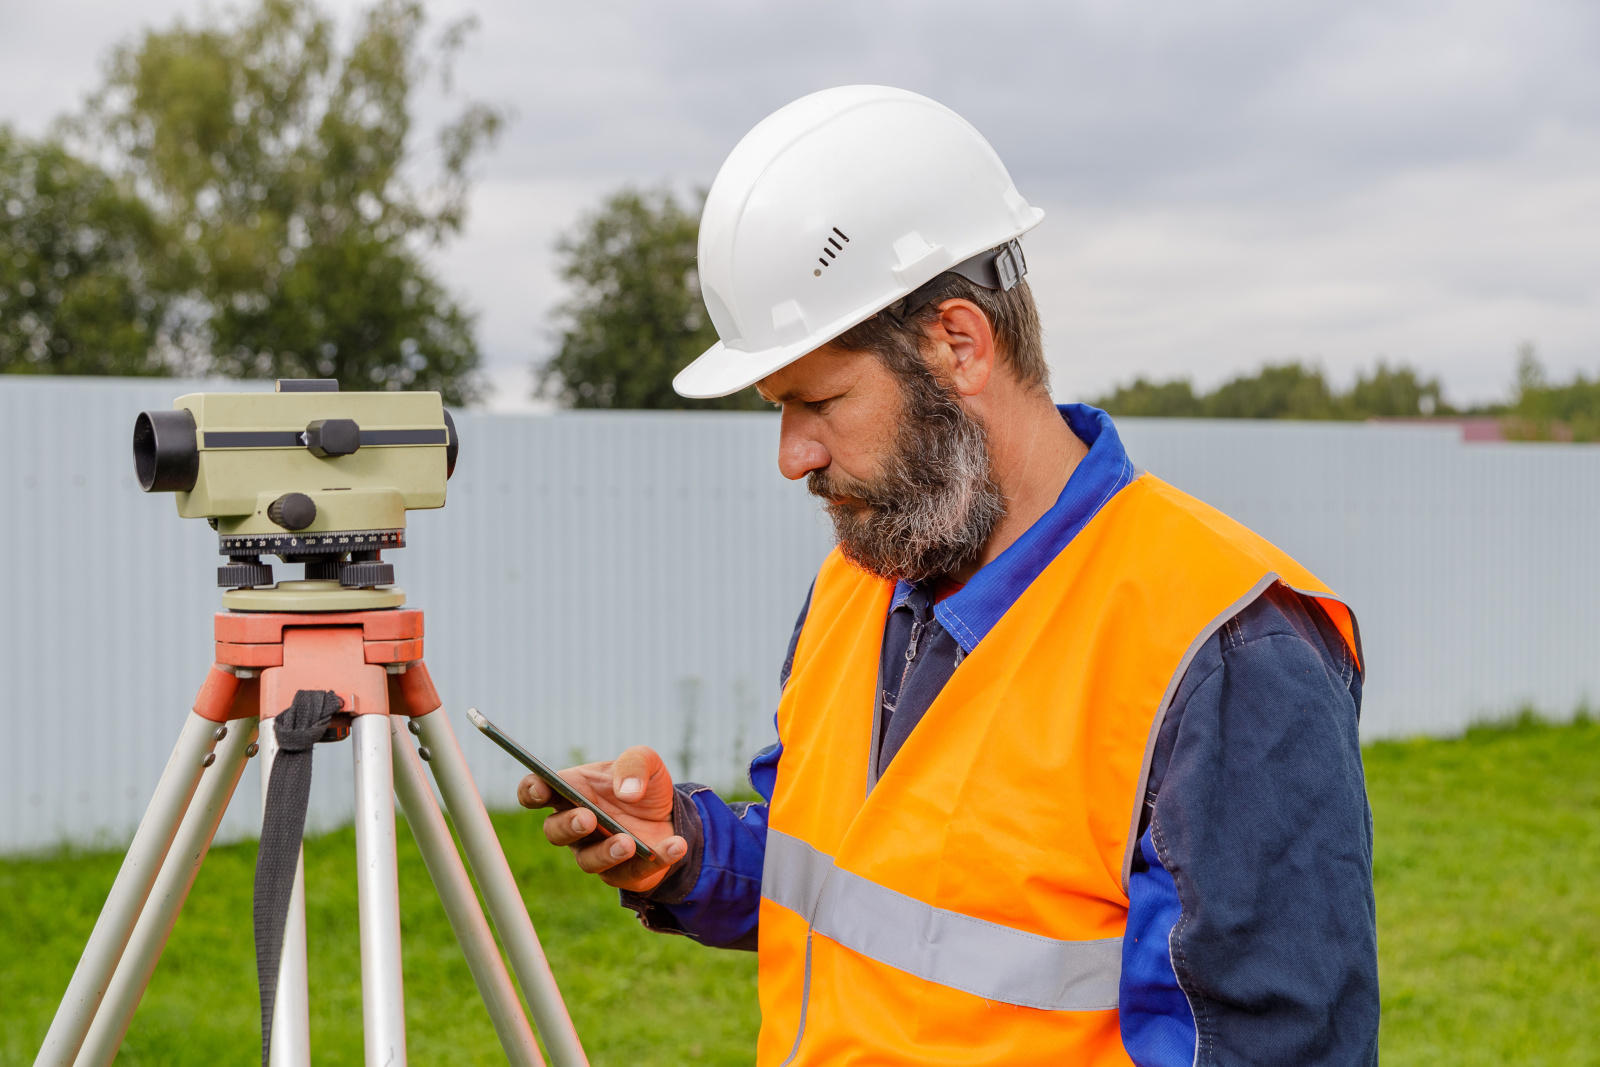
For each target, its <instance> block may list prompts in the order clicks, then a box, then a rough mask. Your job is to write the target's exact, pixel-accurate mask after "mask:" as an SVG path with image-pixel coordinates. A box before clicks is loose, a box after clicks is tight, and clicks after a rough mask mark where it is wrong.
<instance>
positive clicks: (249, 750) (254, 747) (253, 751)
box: [244, 741, 261, 759]
mask: <svg viewBox="0 0 1600 1067" xmlns="http://www.w3.org/2000/svg"><path fill="white" fill-rule="evenodd" d="M260 751H261V746H260V745H258V744H256V743H255V742H254V741H252V742H250V747H249V748H247V749H245V750H244V758H245V759H249V758H250V757H251V756H254V755H255V754H256V753H257V752H260Z"/></svg>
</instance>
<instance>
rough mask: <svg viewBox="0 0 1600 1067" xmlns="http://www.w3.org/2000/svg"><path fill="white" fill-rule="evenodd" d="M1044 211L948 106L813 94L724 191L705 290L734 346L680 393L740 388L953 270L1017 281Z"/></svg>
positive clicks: (730, 168) (765, 126) (743, 148)
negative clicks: (1022, 241) (1024, 241)
mask: <svg viewBox="0 0 1600 1067" xmlns="http://www.w3.org/2000/svg"><path fill="white" fill-rule="evenodd" d="M1042 218H1044V212H1043V211H1041V210H1039V209H1038V208H1035V207H1029V206H1028V202H1027V201H1026V200H1024V199H1023V198H1022V196H1021V195H1020V194H1019V193H1018V192H1017V189H1016V186H1014V185H1013V184H1012V183H1011V176H1010V175H1009V174H1007V173H1006V168H1005V164H1003V163H1001V162H1000V157H999V156H997V155H996V154H995V151H994V149H993V148H990V147H989V142H988V141H985V140H984V139H983V135H982V134H980V133H978V131H977V130H975V129H973V128H972V126H971V125H970V124H969V123H968V122H967V121H966V120H965V119H963V118H962V117H961V116H960V115H957V114H956V113H955V112H954V111H951V110H950V109H949V108H947V107H945V106H944V105H943V104H939V103H935V102H934V101H932V100H929V99H928V98H927V97H925V96H918V95H917V94H916V93H910V92H906V91H905V90H904V89H890V88H887V87H885V86H881V85H847V86H843V87H841V88H838V89H827V90H824V91H823V92H820V93H812V94H811V95H810V96H805V97H801V98H800V99H799V100H796V101H795V102H794V103H792V104H790V105H788V106H787V107H785V108H782V109H780V110H778V111H775V112H773V113H772V114H771V115H769V116H767V117H766V118H765V119H763V120H762V121H761V123H760V124H758V125H757V126H756V128H755V129H753V130H751V131H750V132H749V133H747V134H745V136H744V140H742V141H740V142H739V143H738V145H736V146H735V147H734V150H733V152H732V153H731V154H730V155H729V156H728V159H727V161H726V162H725V163H723V164H722V170H720V171H719V172H718V173H717V180H716V181H715V182H713V183H712V185H711V192H710V193H709V194H708V195H707V197H706V207H705V212H704V213H703V214H702V215H701V217H700V262H699V271H700V291H701V293H702V295H703V296H704V297H705V302H706V310H707V311H708V312H710V314H711V321H712V324H713V325H715V326H716V328H717V336H718V337H720V338H721V340H720V341H719V342H718V343H717V344H715V345H713V346H711V348H710V350H709V351H707V352H706V353H705V354H704V355H702V356H701V357H700V358H699V359H697V360H695V361H694V362H693V363H691V364H689V366H687V367H685V368H684V369H683V370H682V371H681V372H680V373H679V374H678V376H677V377H676V378H675V379H673V382H672V387H673V388H674V389H676V390H677V391H678V393H679V394H680V395H682V396H686V397H713V396H726V395H727V394H729V393H732V392H737V391H738V390H740V389H743V388H744V387H745V386H747V385H751V384H753V383H755V382H758V381H760V380H761V379H762V378H765V377H766V376H767V375H769V374H771V373H772V372H773V371H775V370H777V369H778V368H780V367H783V366H786V365H787V364H789V363H792V362H794V361H795V360H797V359H799V358H800V357H801V356H803V355H805V354H806V353H807V352H810V351H811V350H812V349H814V348H818V347H820V346H821V345H824V344H827V343H828V342H829V341H831V340H833V339H834V338H836V337H838V336H839V335H840V334H842V333H844V332H845V331H846V330H848V329H850V328H851V327H852V326H855V325H856V324H858V323H860V322H863V321H865V320H866V319H868V318H871V317H872V316H873V315H875V314H877V313H878V312H880V311H882V310H883V309H884V308H886V307H889V305H891V304H893V303H894V302H895V301H897V300H900V299H901V298H902V297H905V296H907V295H909V294H911V293H913V291H914V290H916V289H918V288H919V287H921V286H922V285H923V284H924V283H926V282H928V281H930V280H931V279H933V278H935V277H937V276H938V275H940V274H942V273H944V272H946V271H958V272H959V273H961V274H963V275H965V276H968V277H970V278H972V280H973V281H975V282H978V283H979V284H983V285H987V286H989V287H990V288H994V289H1000V288H1004V289H1009V288H1011V286H1012V285H1014V284H1015V283H1016V279H1017V278H1019V277H1020V276H1021V274H1022V273H1023V272H1024V271H1025V270H1026V266H1025V265H1024V263H1023V262H1022V250H1021V247H1020V245H1018V244H1017V243H1016V239H1017V238H1018V237H1020V236H1021V235H1022V234H1024V233H1026V232H1027V231H1028V230H1031V229H1033V227H1035V226H1037V225H1038V224H1039V220H1041V219H1042ZM907 310H910V309H907Z"/></svg>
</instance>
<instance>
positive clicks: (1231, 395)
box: [1205, 363, 1339, 419]
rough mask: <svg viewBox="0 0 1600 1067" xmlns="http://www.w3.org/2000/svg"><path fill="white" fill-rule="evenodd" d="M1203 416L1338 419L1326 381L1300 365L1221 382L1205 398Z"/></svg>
mask: <svg viewBox="0 0 1600 1067" xmlns="http://www.w3.org/2000/svg"><path fill="white" fill-rule="evenodd" d="M1205 406H1206V414H1207V415H1210V416H1211V417H1213V418H1218V419H1330V418H1336V417H1338V414H1339V413H1338V409H1337V406H1336V405H1335V403H1334V399H1333V394H1332V392H1331V391H1330V390H1329V389H1328V382H1327V379H1326V378H1324V377H1323V376H1322V372H1321V371H1320V370H1317V369H1316V368H1314V367H1306V366H1304V365H1303V364H1300V363H1280V364H1268V365H1266V366H1264V367H1262V368H1261V370H1260V371H1258V372H1256V373H1255V374H1252V375H1240V376H1239V377H1237V378H1234V379H1233V380H1232V381H1228V382H1224V383H1223V384H1222V385H1220V386H1218V387H1217V390H1216V391H1215V392H1213V393H1212V394H1211V395H1210V396H1208V397H1206V403H1205Z"/></svg>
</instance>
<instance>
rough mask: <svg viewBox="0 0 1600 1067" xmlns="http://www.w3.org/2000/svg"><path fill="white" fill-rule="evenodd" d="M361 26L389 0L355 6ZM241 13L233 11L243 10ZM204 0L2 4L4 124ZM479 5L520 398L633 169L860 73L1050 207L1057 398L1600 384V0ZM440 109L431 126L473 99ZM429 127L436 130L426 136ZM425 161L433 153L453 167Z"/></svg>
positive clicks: (475, 301)
mask: <svg viewBox="0 0 1600 1067" xmlns="http://www.w3.org/2000/svg"><path fill="white" fill-rule="evenodd" d="M329 6H330V9H331V10H333V11H335V12H337V13H339V14H340V15H341V17H342V18H343V19H344V23H345V25H347V26H348V24H349V20H350V16H351V14H352V13H353V12H354V11H356V10H358V8H359V5H358V4H355V3H352V2H350V0H338V2H335V3H331V4H330V5H329ZM214 7H215V5H214ZM202 10H204V8H203V7H202V5H201V4H200V3H198V2H194V0H115V2H112V0H82V2H72V0H65V2H61V3H56V4H39V3H36V2H26V3H24V2H22V0H0V31H3V32H0V70H3V71H5V74H4V76H3V81H0V122H9V123H11V124H12V125H14V126H15V127H17V128H19V129H20V130H22V131H24V132H29V133H39V132H42V131H43V130H45V129H46V128H47V127H48V125H49V123H50V121H51V120H52V119H53V118H54V117H56V116H58V115H60V114H63V113H66V112H69V111H72V110H74V109H76V108H77V107H79V106H80V103H81V101H82V99H83V97H84V96H85V95H86V94H87V93H88V92H89V91H90V90H91V89H92V88H93V87H94V86H95V85H96V84H97V82H98V80H99V77H100V71H101V68H102V64H103V62H104V60H105V57H106V55H107V53H108V52H109V51H110V49H111V48H112V47H114V46H115V45H116V44H117V43H118V42H120V41H124V40H127V39H128V38H129V37H130V36H131V35H134V34H137V33H138V32H139V31H140V29H141V28H142V27H149V26H155V27H159V26H164V25H167V24H168V23H170V22H171V20H173V19H174V18H176V17H179V16H183V17H187V18H189V19H191V20H192V19H193V18H195V17H196V16H197V15H198V14H199V13H200V12H201V11H202ZM428 11H429V13H430V16H431V17H432V19H433V25H434V26H435V27H437V28H442V27H443V26H444V25H445V24H447V23H448V22H450V21H451V20H453V19H456V18H459V17H461V16H462V15H465V14H473V15H475V16H476V17H477V19H478V23H479V29H478V31H477V33H476V34H475V35H474V36H473V37H472V38H470V41H469V44H468V45H467V47H466V49H465V51H464V53H463V55H462V59H461V63H460V66H459V68H458V73H457V78H456V92H457V94H458V97H459V96H462V95H464V96H467V97H472V98H477V99H482V100H486V101H488V102H491V103H494V104H499V105H503V106H506V107H508V108H510V109H511V110H512V111H513V112H514V113H515V119H514V121H513V122H512V123H511V125H510V126H509V128H508V129H507V131H506V133H505V135H504V136H503V137H502V139H501V141H500V143H499V144H498V145H497V146H496V147H495V149H494V150H493V151H492V152H491V153H490V154H488V155H487V156H485V157H484V158H483V159H482V160H481V161H480V163H479V165H478V167H477V171H476V175H477V182H476V185H475V187H474V192H473V195H472V208H471V215H470V217H469V220H468V224H467V228H466V231H465V233H464V234H463V235H462V236H461V237H460V238H459V239H458V240H457V241H456V242H455V243H454V244H452V245H451V246H449V247H448V248H446V249H445V250H443V251H442V252H441V253H439V254H438V255H437V257H436V262H437V268H438V271H439V274H440V276H441V277H442V278H443V280H444V281H445V283H446V284H447V285H448V286H449V287H450V288H451V290H452V291H453V292H454V293H455V294H456V295H457V296H458V297H459V298H460V299H461V300H462V301H463V302H464V303H465V304H466V305H467V306H469V307H471V308H473V309H474V310H476V311H477V313H478V315H479V320H478V321H479V338H480V341H481V344H482V347H483V351H484V354H485V360H486V363H487V366H488V370H489V372H490V377H491V379H492V381H493V383H494V385H495V389H496V393H495V397H494V399H493V400H492V401H491V405H492V406H494V407H496V408H502V409H518V408H523V407H527V406H528V404H529V401H528V394H529V392H530V390H531V377H530V374H529V367H530V365H532V364H534V363H536V362H538V361H539V360H542V359H544V358H546V357H548V356H549V355H550V354H551V353H552V352H553V351H554V348H555V345H556V343H557V341H556V335H555V332H554V331H555V328H554V326H553V323H552V319H551V311H552V309H553V307H554V305H556V304H557V303H559V302H560V300H561V299H562V297H563V296H564V291H563V288H562V284H561V281H560V279H559V276H558V274H557V270H556V268H557V261H556V256H555V252H554V249H553V244H554V242H555V240H556V239H557V237H558V236H559V235H560V234H562V233H563V232H568V231H570V230H571V229H572V228H573V227H574V226H575V225H577V224H578V223H579V221H580V220H581V219H582V217H583V215H584V214H585V212H588V211H591V210H593V209H594V208H595V207H596V206H597V205H598V204H599V203H600V202H601V200H602V199H603V198H604V197H605V195H606V194H607V193H609V192H611V191H613V190H615V189H617V188H618V187H620V186H622V185H625V184H633V185H640V186H655V185H660V184H662V183H667V184H670V185H672V186H673V187H675V188H678V189H680V190H691V189H693V188H695V187H697V186H703V185H707V184H709V183H710V181H711V180H712V178H714V177H715V175H716V172H717V169H718V167H719V166H720V165H721V162H722V160H723V159H724V158H725V157H726V155H727V153H728V152H729V151H730V150H731V149H732V148H733V146H734V145H735V144H736V143H737V142H738V140H739V138H740V137H741V136H743V134H744V133H745V132H746V131H747V130H748V129H749V128H750V127H751V126H753V125H754V124H755V123H757V122H759V121H760V120H761V119H762V118H763V117H765V116H766V115H767V114H769V113H771V112H772V111H774V110H776V109H777V108H779V107H781V106H783V105H784V104H786V103H788V102H789V101H791V100H793V99H795V98H797V97H799V96H802V95H804V94H806V93H809V92H814V91H816V90H818V89H823V88H827V87H830V86H834V85H843V84H851V83H862V82H871V83H878V84H887V85H896V86H901V87H904V88H907V89H912V90H915V91H917V92H921V93H925V94H927V95H929V96H931V97H933V98H935V99H937V100H939V101H941V102H942V103H944V104H947V105H949V106H950V107H952V108H954V109H955V110H956V111H958V112H960V113H961V114H962V115H964V116H965V117H966V118H967V119H968V120H969V121H971V122H972V123H973V124H974V125H975V126H976V127H977V128H978V129H979V130H980V131H981V132H982V133H983V134H984V135H985V136H986V137H987V138H988V139H989V141H990V143H991V144H993V145H994V147H995V149H996V150H997V151H998V152H999V154H1000V157H1001V158H1002V159H1003V160H1005V161H1006V164H1007V166H1008V168H1009V169H1010V171H1011V175H1012V178H1013V179H1014V180H1015V182H1016V185H1017V188H1018V190H1019V191H1020V192H1021V193H1022V194H1023V195H1024V196H1025V197H1027V198H1028V199H1029V201H1030V202H1032V203H1033V204H1035V205H1037V206H1040V207H1042V208H1044V210H1045V212H1046V217H1045V220H1044V222H1043V223H1042V224H1041V225H1040V226H1039V227H1038V229H1036V230H1035V231H1034V232H1033V233H1032V234H1030V235H1029V236H1028V238H1027V239H1026V242H1025V245H1026V249H1027V255H1028V262H1029V266H1030V277H1029V280H1030V282H1031V283H1032V285H1033V287H1034V291H1035V294H1036V296H1037V298H1038V300H1039V303H1040V308H1041V311H1042V314H1043V317H1044V322H1045V329H1046V347H1047V351H1048V354H1049V357H1050V361H1051V366H1052V374H1053V379H1052V381H1053V389H1054V391H1055V393H1056V394H1057V397H1058V398H1059V399H1080V398H1086V397H1092V396H1095V395H1098V394H1100V393H1102V392H1104V391H1106V390H1108V389H1110V388H1111V387H1113V386H1114V385H1116V384H1117V383H1121V382H1127V381H1129V380H1131V379H1132V378H1134V377H1135V376H1136V375H1145V376H1150V377H1156V378H1169V377H1179V376H1182V377H1189V378H1191V379H1193V380H1194V381H1195V383H1196V384H1197V385H1198V386H1200V387H1202V388H1204V387H1210V386H1213V385H1215V384H1217V383H1219V382H1221V381H1223V380H1226V379H1227V378H1228V377H1231V376H1232V375H1235V374H1238V373H1243V372H1248V371H1251V370H1253V369H1255V368H1256V367H1258V366H1260V365H1261V364H1262V363H1263V362H1267V361H1282V360H1287V359H1295V358H1298V359H1305V360H1312V361H1316V362H1319V363H1320V364H1321V365H1322V366H1323V367H1324V368H1325V369H1326V370H1327V372H1328V374H1329V376H1330V378H1331V379H1332V380H1333V382H1334V383H1335V384H1336V385H1340V386H1343V385H1347V384H1348V383H1349V381H1350V380H1351V379H1352V378H1353V376H1354V375H1355V374H1356V373H1357V372H1358V371H1359V370H1362V369H1369V368H1371V367H1372V366H1373V365H1374V364H1375V362H1376V361H1377V360H1379V359H1380V358H1382V359H1387V360H1388V361H1390V362H1391V363H1396V362H1403V363H1409V364H1411V365H1413V366H1416V367H1417V368H1419V369H1420V370H1422V371H1423V372H1424V373H1425V374H1428V375H1437V376H1438V377H1440V378H1441V379H1442V380H1443V381H1444V384H1445V390H1446V396H1447V398H1448V399H1450V400H1452V401H1454V402H1457V403H1464V402H1472V401H1481V400H1489V399H1494V398H1497V397H1502V396H1504V395H1505V393H1506V391H1507V389H1508V387H1509V383H1510V380H1511V377H1512V369H1513V361H1514V356H1513V353H1514V351H1515V349H1516V347H1517V346H1518V345H1519V344H1520V343H1522V342H1525V341H1531V342H1533V343H1534V344H1535V345H1536V346H1537V348H1538V351H1539V353H1540V357H1541V359H1542V360H1543V361H1544V363H1545V364H1546V366H1547V368H1549V370H1550V371H1551V373H1552V375H1553V376H1555V377H1558V378H1559V377H1565V376H1568V375H1570V374H1571V373H1572V372H1573V371H1577V370H1584V371H1586V372H1588V373H1589V374H1591V375H1593V374H1594V373H1595V372H1596V371H1597V370H1600V5H1597V4H1595V3H1593V2H1592V0H1496V2H1481V0H1439V2H1416V0H1382V2H1370V0H1337V2H1296V0H1145V2H1141V3H1127V2H1114V0H1009V2H1007V0H999V2H993V3H988V4H981V5H979V4H971V3H953V2H943V0H926V2H921V3H901V2H886V3H870V2H867V0H848V2H835V0H811V2H807V3H804V4H800V3H791V2H772V0H769V2H765V3H757V2H754V0H697V2H677V3H671V4H662V3H659V2H642V0H605V2H601V0H595V2H590V3H585V4H571V3H562V4H556V3H549V2H545V0H538V2H530V0H433V2H430V3H429V4H428ZM460 103H461V100H460V99H453V100H452V99H443V98H441V97H440V96H439V95H438V94H437V93H434V94H433V95H430V96H428V97H426V98H425V99H423V100H421V101H419V108H420V113H421V115H422V118H423V123H422V125H423V126H425V127H426V126H427V125H429V124H430V123H437V122H438V121H439V120H441V119H442V118H444V117H446V116H447V115H448V114H450V113H451V109H453V108H456V107H459V106H460ZM425 148H426V144H425V143H423V144H419V149H425ZM425 162H426V156H425V154H420V155H419V166H422V165H425Z"/></svg>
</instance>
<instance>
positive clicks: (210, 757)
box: [200, 752, 217, 767]
mask: <svg viewBox="0 0 1600 1067" xmlns="http://www.w3.org/2000/svg"><path fill="white" fill-rule="evenodd" d="M215 762H217V754H216V753H215V752H207V753H206V758H205V759H203V760H201V761H200V766H202V767H209V766H211V765H212V764H213V763H215Z"/></svg>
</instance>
